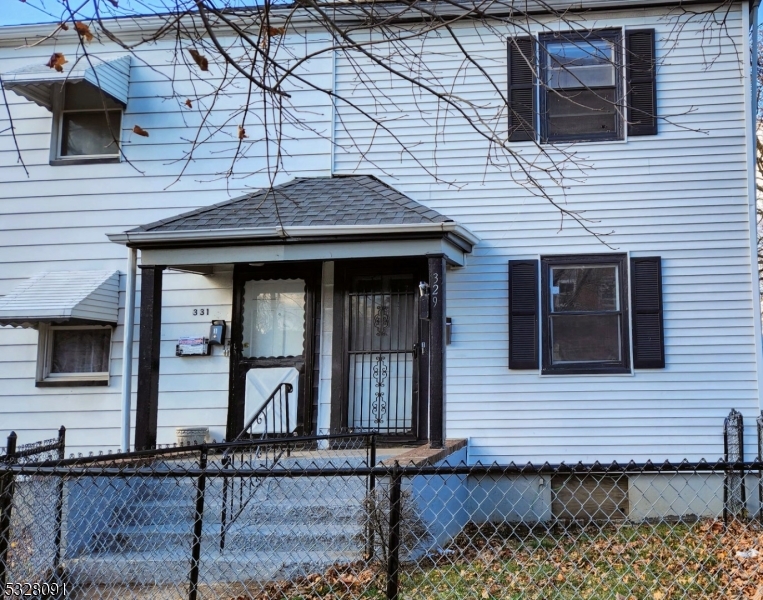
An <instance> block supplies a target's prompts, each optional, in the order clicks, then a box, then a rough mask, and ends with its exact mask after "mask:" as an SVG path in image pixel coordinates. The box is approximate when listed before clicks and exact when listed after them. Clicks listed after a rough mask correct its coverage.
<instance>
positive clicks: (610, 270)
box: [541, 254, 630, 373]
mask: <svg viewBox="0 0 763 600" xmlns="http://www.w3.org/2000/svg"><path fill="white" fill-rule="evenodd" d="M541 269H542V272H541V296H542V302H543V311H542V315H543V325H544V328H543V338H544V339H543V349H544V353H543V354H544V356H543V372H545V373H550V372H567V373H579V372H585V373H594V372H597V371H603V372H608V373H612V372H627V371H628V370H629V365H630V352H629V351H628V329H627V326H626V325H627V313H628V311H627V305H628V303H627V300H626V299H627V281H626V279H625V255H623V254H616V255H602V256H599V255H589V256H585V257H567V256H560V257H544V258H543V259H542V261H541Z"/></svg>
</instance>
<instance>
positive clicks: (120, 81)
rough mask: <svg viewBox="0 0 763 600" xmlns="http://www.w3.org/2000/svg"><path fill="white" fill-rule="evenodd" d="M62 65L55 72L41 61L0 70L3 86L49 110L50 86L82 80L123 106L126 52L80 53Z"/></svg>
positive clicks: (126, 84)
mask: <svg viewBox="0 0 763 600" xmlns="http://www.w3.org/2000/svg"><path fill="white" fill-rule="evenodd" d="M72 62H74V61H72ZM63 68H64V70H63V72H61V73H59V72H58V71H56V70H55V69H51V68H50V67H48V66H47V65H45V64H37V65H29V66H26V67H22V68H21V69H17V70H15V71H9V72H8V73H3V74H2V79H3V87H4V88H5V89H6V90H11V91H13V92H15V93H17V94H18V95H19V96H23V97H24V98H26V99H27V100H31V101H32V102H35V103H37V104H39V105H40V106H44V107H45V108H47V109H48V110H52V106H53V87H54V86H56V85H58V84H63V83H79V82H82V81H84V82H86V83H88V84H89V85H91V86H93V87H94V88H95V89H96V90H101V91H102V92H103V93H104V94H107V95H109V96H110V97H111V98H113V99H114V100H116V101H117V102H120V103H121V104H122V105H123V106H127V91H128V87H129V85H130V55H129V54H128V55H127V56H121V57H120V58H115V59H112V60H109V61H105V60H102V59H99V58H98V57H96V56H86V57H85V56H83V57H79V59H78V60H77V61H76V62H74V64H73V65H72V64H71V63H66V64H65V65H64V66H63Z"/></svg>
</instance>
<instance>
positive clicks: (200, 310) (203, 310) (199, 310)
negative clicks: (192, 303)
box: [193, 308, 209, 317]
mask: <svg viewBox="0 0 763 600" xmlns="http://www.w3.org/2000/svg"><path fill="white" fill-rule="evenodd" d="M208 314H209V309H208V308H194V309H193V316H194V317H196V316H204V315H208Z"/></svg>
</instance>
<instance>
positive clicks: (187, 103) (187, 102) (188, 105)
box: [185, 98, 193, 108]
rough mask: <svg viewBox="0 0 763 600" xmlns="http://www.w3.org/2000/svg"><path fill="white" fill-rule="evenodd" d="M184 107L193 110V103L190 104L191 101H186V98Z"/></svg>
mask: <svg viewBox="0 0 763 600" xmlns="http://www.w3.org/2000/svg"><path fill="white" fill-rule="evenodd" d="M185 105H186V106H187V107H188V108H193V103H191V100H190V99H188V98H186V99H185Z"/></svg>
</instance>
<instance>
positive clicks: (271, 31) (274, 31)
mask: <svg viewBox="0 0 763 600" xmlns="http://www.w3.org/2000/svg"><path fill="white" fill-rule="evenodd" d="M284 33H286V28H285V27H268V36H269V37H275V36H277V35H283V34H284Z"/></svg>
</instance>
